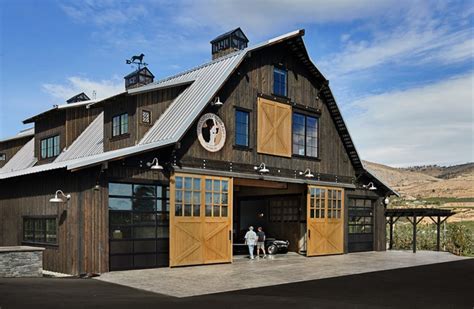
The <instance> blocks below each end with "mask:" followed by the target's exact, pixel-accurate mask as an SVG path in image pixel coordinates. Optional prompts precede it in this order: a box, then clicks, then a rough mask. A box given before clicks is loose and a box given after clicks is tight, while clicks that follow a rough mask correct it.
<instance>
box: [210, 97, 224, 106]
mask: <svg viewBox="0 0 474 309" xmlns="http://www.w3.org/2000/svg"><path fill="white" fill-rule="evenodd" d="M212 105H214V106H222V105H224V103H222V102H221V99H220V98H219V97H216V98H215V99H214V102H212Z"/></svg>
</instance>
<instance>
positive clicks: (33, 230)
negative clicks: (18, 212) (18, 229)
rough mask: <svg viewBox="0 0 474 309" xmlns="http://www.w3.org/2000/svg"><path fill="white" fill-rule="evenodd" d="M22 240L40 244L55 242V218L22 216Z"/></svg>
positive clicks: (56, 239)
mask: <svg viewBox="0 0 474 309" xmlns="http://www.w3.org/2000/svg"><path fill="white" fill-rule="evenodd" d="M23 241H24V242H29V243H40V244H57V241H58V238H57V223H56V218H55V217H49V218H29V217H27V218H23Z"/></svg>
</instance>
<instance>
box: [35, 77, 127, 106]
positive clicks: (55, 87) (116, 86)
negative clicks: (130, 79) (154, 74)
mask: <svg viewBox="0 0 474 309" xmlns="http://www.w3.org/2000/svg"><path fill="white" fill-rule="evenodd" d="M124 88H125V87H124V83H123V81H122V80H120V79H118V78H115V79H111V80H100V81H93V80H90V79H88V78H83V77H78V76H72V77H69V78H67V82H66V83H63V84H43V85H42V89H43V91H44V92H46V93H47V94H49V95H51V96H52V97H54V98H57V99H61V100H67V99H69V98H71V97H73V96H74V95H76V94H78V93H81V92H85V93H86V94H87V95H88V96H89V97H90V98H92V93H93V92H94V91H95V92H96V98H98V99H99V98H105V97H108V96H111V95H113V94H116V93H118V92H121V91H124Z"/></svg>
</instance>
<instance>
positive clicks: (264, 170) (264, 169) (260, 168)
mask: <svg viewBox="0 0 474 309" xmlns="http://www.w3.org/2000/svg"><path fill="white" fill-rule="evenodd" d="M253 169H254V170H256V171H259V172H260V173H262V174H266V173H269V172H270V170H269V169H268V168H267V167H266V166H265V163H263V162H262V163H261V164H260V165H259V166H254V167H253Z"/></svg>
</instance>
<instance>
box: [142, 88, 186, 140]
mask: <svg viewBox="0 0 474 309" xmlns="http://www.w3.org/2000/svg"><path fill="white" fill-rule="evenodd" d="M185 88H186V86H180V87H174V88H166V89H162V90H157V91H150V92H147V93H143V94H138V95H137V115H138V117H137V118H138V121H137V122H136V125H137V132H138V133H137V140H141V139H142V137H143V136H144V135H145V133H146V132H147V131H148V130H149V129H150V127H151V126H152V125H153V124H154V123H155V121H156V120H158V118H159V117H160V116H161V114H163V112H164V111H165V110H166V109H167V108H168V107H169V106H170V104H171V103H172V102H173V100H174V99H175V98H176V97H177V96H178V95H179V94H180V93H181V92H183V90H184V89H185ZM142 110H147V111H150V112H151V115H152V120H151V124H144V123H142V119H141V117H142Z"/></svg>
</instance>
